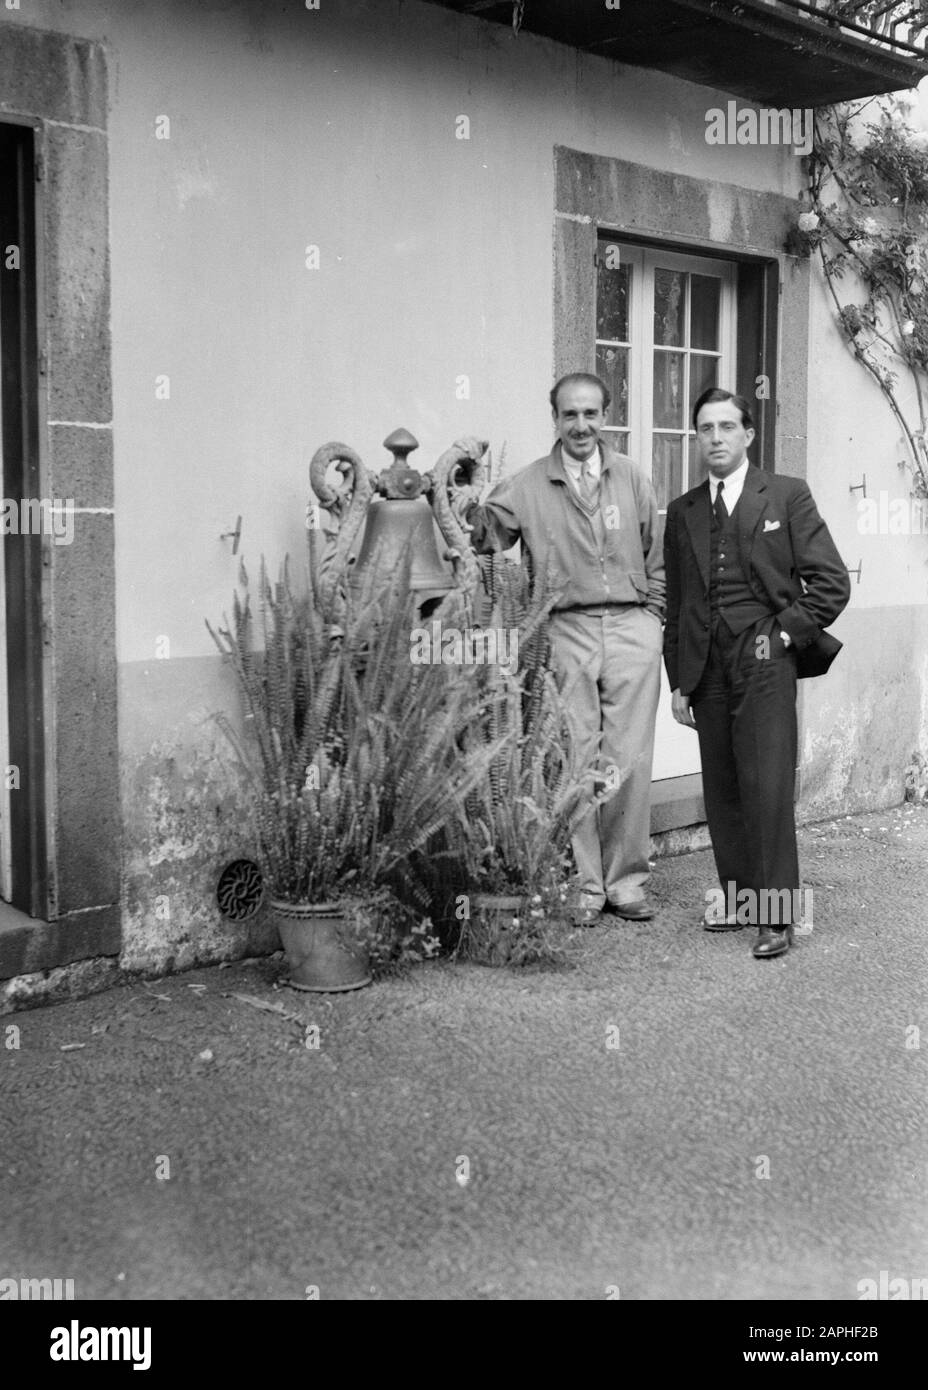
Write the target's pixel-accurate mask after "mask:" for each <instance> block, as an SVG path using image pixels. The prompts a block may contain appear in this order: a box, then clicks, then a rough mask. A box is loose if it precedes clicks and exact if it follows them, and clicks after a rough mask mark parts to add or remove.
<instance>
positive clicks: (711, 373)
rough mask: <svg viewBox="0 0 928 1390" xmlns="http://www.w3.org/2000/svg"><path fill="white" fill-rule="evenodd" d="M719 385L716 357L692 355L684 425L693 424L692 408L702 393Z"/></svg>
mask: <svg viewBox="0 0 928 1390" xmlns="http://www.w3.org/2000/svg"><path fill="white" fill-rule="evenodd" d="M718 384H719V359H718V358H717V357H702V356H700V355H699V354H698V353H695V352H694V353H693V354H692V356H691V357H690V399H689V405H688V406H687V409H686V423H687V424H688V425H691V424H692V423H693V406H694V405H695V404H696V402H697V401H698V400H699V397H700V396H701V395H702V393H703V391H706V390H708V388H709V387H710V386H718Z"/></svg>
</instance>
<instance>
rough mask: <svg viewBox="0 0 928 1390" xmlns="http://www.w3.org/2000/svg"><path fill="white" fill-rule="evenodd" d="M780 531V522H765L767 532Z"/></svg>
mask: <svg viewBox="0 0 928 1390" xmlns="http://www.w3.org/2000/svg"><path fill="white" fill-rule="evenodd" d="M779 529H780V523H779V522H778V521H765V522H764V530H765V531H779Z"/></svg>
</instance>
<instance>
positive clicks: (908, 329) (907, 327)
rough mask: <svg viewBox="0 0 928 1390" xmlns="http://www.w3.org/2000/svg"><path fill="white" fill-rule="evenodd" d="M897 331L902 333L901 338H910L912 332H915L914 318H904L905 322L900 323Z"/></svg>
mask: <svg viewBox="0 0 928 1390" xmlns="http://www.w3.org/2000/svg"><path fill="white" fill-rule="evenodd" d="M899 331H900V333H901V334H902V336H903V338H911V336H912V334H913V333H914V332H915V323H914V320H912V319H906V321H905V323H904V324H903V325H902V327H901V329H900V330H899Z"/></svg>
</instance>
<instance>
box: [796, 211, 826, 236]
mask: <svg viewBox="0 0 928 1390" xmlns="http://www.w3.org/2000/svg"><path fill="white" fill-rule="evenodd" d="M820 221H821V218H820V217H819V215H818V213H817V212H801V213H800V214H799V230H800V231H801V232H814V231H815V229H816V227H817V226H818V225H819V223H820Z"/></svg>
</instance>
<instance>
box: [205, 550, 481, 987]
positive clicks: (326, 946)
mask: <svg viewBox="0 0 928 1390" xmlns="http://www.w3.org/2000/svg"><path fill="white" fill-rule="evenodd" d="M240 583H242V585H243V587H244V590H245V595H244V600H242V599H240V598H239V595H238V594H237V593H236V595H235V598H234V606H233V619H232V622H231V623H228V621H227V622H226V626H225V627H224V628H220V629H219V631H218V632H217V631H214V630H213V628H212V627H211V626H210V625H209V623H207V627H209V630H210V632H211V634H212V636H213V638H214V640H215V642H216V644H217V646H218V648H219V650H220V651H221V652H222V653H223V654H224V656H225V657H226V658H227V659H228V660H229V662H230V664H231V666H232V669H233V671H234V674H235V677H236V682H237V685H238V690H239V695H240V698H241V702H242V712H243V722H244V729H243V731H242V732H241V733H240V732H239V731H238V730H237V729H235V728H234V727H233V725H232V723H231V721H230V720H228V719H227V718H225V717H223V716H218V718H219V721H220V723H221V725H222V727H223V728H224V730H225V732H226V734H227V735H228V737H229V739H230V742H231V744H232V746H233V748H234V749H235V752H236V754H237V756H238V759H239V762H240V764H241V766H242V768H243V769H244V772H245V775H246V785H247V786H248V787H249V789H250V793H251V795H250V803H251V804H250V811H251V815H252V821H253V827H254V840H255V844H256V857H257V859H258V862H259V866H260V868H261V872H262V875H263V878H264V882H265V888H266V891H267V894H268V898H269V902H270V909H271V913H272V915H273V917H274V919H275V921H276V925H277V927H278V930H279V932H280V936H281V940H282V942H283V945H284V950H285V954H286V957H287V961H288V964H289V968H290V977H289V979H290V983H291V984H292V985H294V986H296V987H297V988H302V989H309V990H319V991H322V990H324V991H341V990H350V989H357V988H360V987H361V986H363V985H365V984H367V983H369V982H370V979H371V964H372V962H373V964H374V966H377V965H378V964H382V963H384V962H386V961H388V960H390V959H392V958H394V957H395V956H396V954H397V952H398V951H399V950H402V949H406V950H409V949H410V948H412V947H414V946H415V944H416V942H417V939H418V940H419V941H420V942H421V941H422V938H423V936H424V932H423V926H422V917H423V906H424V905H425V904H426V902H427V898H426V896H425V894H424V892H423V890H422V887H421V884H420V883H418V882H417V879H416V875H415V873H414V871H413V868H412V864H413V861H414V859H415V856H416V854H417V852H419V851H420V850H421V849H422V848H423V847H424V846H425V845H426V844H427V843H428V842H429V840H430V839H431V838H433V837H434V836H435V835H436V834H437V833H438V832H439V831H440V830H441V829H442V827H443V826H444V825H445V823H446V822H447V820H448V819H449V818H450V817H451V816H452V815H454V814H455V813H456V811H458V810H459V809H460V807H461V805H462V803H463V800H464V798H465V797H466V796H467V795H468V794H469V792H470V791H471V790H472V789H473V787H474V786H475V785H476V784H477V783H478V782H479V780H480V778H481V776H483V775H485V773H486V768H487V765H488V763H489V761H490V759H491V758H492V755H493V752H494V751H495V748H493V747H488V748H485V749H483V750H481V751H480V753H479V754H478V756H477V757H476V758H474V759H471V760H469V761H466V760H465V759H463V758H462V756H461V738H462V730H463V729H466V727H468V725H470V724H471V723H472V722H473V721H474V720H475V719H478V720H479V719H481V718H482V717H483V703H482V702H483V701H484V700H485V696H484V694H483V692H481V691H480V690H479V689H478V687H477V684H476V681H475V680H474V679H473V677H471V678H469V679H468V678H467V677H466V676H465V677H464V678H463V679H462V678H461V677H462V673H460V672H455V673H454V675H453V676H452V673H451V672H450V671H449V669H448V668H447V667H443V666H421V665H415V664H414V663H413V662H412V661H411V660H410V631H411V630H412V629H413V627H414V625H415V617H414V609H413V606H412V600H411V599H410V598H409V596H408V595H407V594H404V593H403V589H402V586H401V585H400V586H397V587H394V588H391V589H390V590H389V591H387V593H386V595H384V594H383V593H381V594H380V595H379V597H375V596H374V595H372V594H371V593H370V592H365V593H363V594H362V595H361V596H360V597H359V598H357V599H356V600H355V599H349V601H348V604H347V607H346V608H345V609H344V610H343V611H340V612H339V623H338V625H336V624H335V623H334V621H333V619H332V616H331V613H329V612H327V611H326V608H325V605H324V604H323V603H322V602H321V601H320V597H319V594H318V591H317V585H316V578H315V568H314V567H313V566H310V571H309V584H308V592H307V594H306V596H305V597H302V598H301V597H297V596H296V595H295V594H294V592H293V589H292V586H291V581H290V572H289V566H288V564H286V563H285V565H284V567H283V570H282V572H281V577H280V579H279V581H278V582H277V583H276V584H272V583H271V582H270V580H269V578H268V575H267V572H266V569H265V566H264V563H263V562H262V566H261V573H260V581H259V587H258V610H259V615H258V621H257V623H256V622H255V620H254V615H253V613H252V608H251V603H250V597H249V593H248V581H247V575H246V574H245V573H244V570H242V572H241V574H240ZM256 639H258V640H257V641H256Z"/></svg>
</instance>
